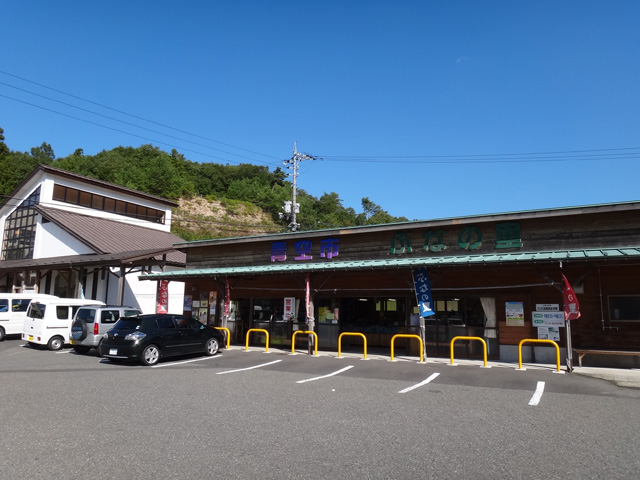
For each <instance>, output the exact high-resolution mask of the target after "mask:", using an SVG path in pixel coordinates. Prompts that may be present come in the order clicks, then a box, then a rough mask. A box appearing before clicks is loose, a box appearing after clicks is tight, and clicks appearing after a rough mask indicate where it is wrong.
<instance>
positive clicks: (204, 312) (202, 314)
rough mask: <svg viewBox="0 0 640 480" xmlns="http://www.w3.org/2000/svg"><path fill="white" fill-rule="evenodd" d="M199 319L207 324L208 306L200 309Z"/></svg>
mask: <svg viewBox="0 0 640 480" xmlns="http://www.w3.org/2000/svg"><path fill="white" fill-rule="evenodd" d="M198 320H200V323H202V324H203V325H206V324H207V309H206V308H200V309H198Z"/></svg>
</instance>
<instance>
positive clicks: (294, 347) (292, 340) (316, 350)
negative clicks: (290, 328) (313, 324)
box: [291, 330, 318, 357]
mask: <svg viewBox="0 0 640 480" xmlns="http://www.w3.org/2000/svg"><path fill="white" fill-rule="evenodd" d="M298 333H303V334H307V335H313V338H314V339H315V342H313V344H314V346H315V356H316V357H317V356H318V335H316V332H311V331H307V330H296V331H295V332H293V335H292V336H291V355H295V354H296V335H297V334H298Z"/></svg>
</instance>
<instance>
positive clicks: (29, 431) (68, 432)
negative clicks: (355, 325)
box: [0, 339, 640, 479]
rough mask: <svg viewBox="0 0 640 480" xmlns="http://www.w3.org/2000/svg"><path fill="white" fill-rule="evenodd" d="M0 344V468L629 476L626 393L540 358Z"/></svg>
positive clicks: (631, 427)
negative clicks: (142, 360) (149, 360)
mask: <svg viewBox="0 0 640 480" xmlns="http://www.w3.org/2000/svg"><path fill="white" fill-rule="evenodd" d="M336 357H337V356H336V354H335V353H330V354H327V353H321V355H320V356H319V357H318V358H315V357H310V356H308V355H306V353H303V352H301V351H299V353H297V354H296V355H293V356H292V355H290V354H289V352H284V351H273V350H272V351H270V352H269V353H264V351H263V350H260V349H252V350H251V351H249V352H245V351H244V348H240V347H232V348H231V349H230V350H222V351H221V352H220V354H219V355H217V356H215V357H199V356H188V357H179V358H174V359H171V360H168V361H164V362H161V363H160V364H159V365H157V366H156V367H142V366H140V365H138V364H124V365H115V364H112V363H110V362H109V361H108V360H106V359H101V358H99V357H97V356H96V354H95V353H91V354H89V355H86V356H83V355H77V354H75V353H74V352H72V351H71V350H70V349H64V350H62V351H60V352H52V351H48V350H43V349H35V348H31V347H29V346H25V345H24V343H23V342H22V341H21V340H19V339H9V340H7V341H4V342H0V382H1V385H2V388H1V389H0V392H1V393H0V405H1V407H0V412H1V417H2V423H1V427H0V428H1V429H2V435H1V436H0V450H1V451H0V478H7V479H8V478H11V479H27V478H29V479H39V478H42V479H44V478H47V479H49V478H52V477H58V476H60V477H64V478H68V479H76V478H78V479H79V478H87V477H92V478H97V479H102V478H104V479H113V478H139V479H147V478H149V479H150V478H213V477H216V478H217V477H219V476H225V477H227V478H249V477H253V476H259V477H260V478H268V479H270V478H273V479H276V478H277V479H282V478H285V479H288V478H291V479H293V478H296V479H297V478H309V479H316V478H317V479H320V478H371V479H378V478H380V479H387V478H403V479H412V478H452V477H455V478H563V479H566V478H603V477H606V478H638V476H639V475H640V459H639V458H638V456H637V453H636V447H637V445H638V444H640V431H639V429H638V428H637V424H638V421H639V420H640V390H636V389H628V388H620V387H618V386H616V385H614V384H612V383H609V382H606V381H603V380H599V379H593V378H588V377H582V376H577V375H572V374H558V373H554V368H552V367H549V366H533V365H527V366H526V367H527V368H526V370H525V371H518V370H516V369H515V367H517V365H512V364H491V366H492V368H489V369H485V368H481V365H482V364H481V363H477V362H464V361H460V362H456V363H459V364H458V365H457V366H450V365H448V363H449V361H448V359H428V362H427V363H426V364H420V363H418V362H417V359H416V358H408V357H397V358H398V361H396V362H390V361H388V358H384V357H374V358H371V359H370V360H362V359H361V357H362V356H361V355H349V356H345V358H336Z"/></svg>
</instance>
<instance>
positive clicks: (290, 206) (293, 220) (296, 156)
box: [280, 142, 316, 232]
mask: <svg viewBox="0 0 640 480" xmlns="http://www.w3.org/2000/svg"><path fill="white" fill-rule="evenodd" d="M315 158H316V157H314V156H312V155H309V154H307V153H299V152H298V145H297V142H293V156H292V157H291V158H290V159H289V160H285V161H284V162H283V165H284V166H285V167H287V168H290V169H291V170H292V172H291V177H292V179H293V180H292V183H293V192H292V195H291V201H288V200H287V201H286V202H284V213H281V214H280V218H285V219H287V220H290V222H289V225H288V227H289V230H291V231H292V232H295V231H297V230H298V229H299V228H300V224H299V223H298V219H297V215H298V213H300V204H299V203H298V202H297V194H298V192H297V184H298V169H299V166H300V162H301V161H302V160H315Z"/></svg>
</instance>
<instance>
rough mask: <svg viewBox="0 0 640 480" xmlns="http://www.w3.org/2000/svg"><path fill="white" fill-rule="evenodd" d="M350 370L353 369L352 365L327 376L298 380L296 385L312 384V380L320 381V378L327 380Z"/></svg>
mask: <svg viewBox="0 0 640 480" xmlns="http://www.w3.org/2000/svg"><path fill="white" fill-rule="evenodd" d="M350 368H353V365H349V366H348V367H344V368H341V369H340V370H338V371H336V372H333V373H330V374H328V375H323V376H321V377H313V378H307V379H306V380H298V381H297V382H296V383H305V382H313V381H314V380H320V379H322V378H329V377H333V376H334V375H338V374H340V373H342V372H346V371H347V370H349V369H350Z"/></svg>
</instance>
